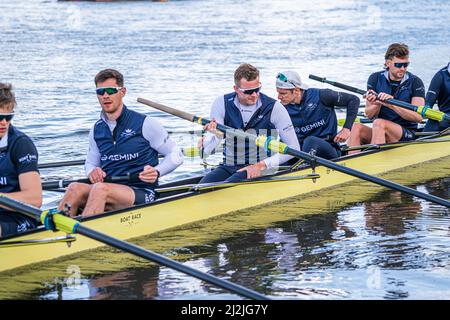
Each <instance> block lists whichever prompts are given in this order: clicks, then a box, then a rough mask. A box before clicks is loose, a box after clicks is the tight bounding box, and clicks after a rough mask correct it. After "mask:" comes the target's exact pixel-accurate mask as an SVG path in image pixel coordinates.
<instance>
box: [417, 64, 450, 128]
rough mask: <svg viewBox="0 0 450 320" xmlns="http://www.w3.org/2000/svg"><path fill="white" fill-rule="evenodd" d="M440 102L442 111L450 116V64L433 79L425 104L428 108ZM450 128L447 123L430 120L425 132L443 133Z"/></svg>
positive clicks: (439, 105) (449, 124)
mask: <svg viewBox="0 0 450 320" xmlns="http://www.w3.org/2000/svg"><path fill="white" fill-rule="evenodd" d="M436 100H437V102H438V108H439V110H440V111H442V112H445V113H447V114H450V62H449V63H448V65H447V66H446V67H444V68H442V69H441V70H439V71H438V72H437V73H436V74H435V75H434V77H433V79H431V83H430V87H429V88H428V92H427V96H426V98H425V102H426V105H427V106H431V107H432V106H433V105H434V104H435V102H436ZM448 127H450V123H448V122H447V121H441V122H438V121H436V120H431V119H428V121H427V124H426V125H425V128H424V129H423V131H424V132H433V131H442V130H444V129H447V128H448Z"/></svg>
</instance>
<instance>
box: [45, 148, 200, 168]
mask: <svg viewBox="0 0 450 320" xmlns="http://www.w3.org/2000/svg"><path fill="white" fill-rule="evenodd" d="M181 151H182V152H183V154H184V155H185V156H186V157H191V158H193V157H197V156H199V155H200V151H199V149H198V147H195V146H192V147H185V148H181ZM85 161H86V160H84V159H78V160H69V161H58V162H50V163H41V164H39V166H38V168H39V169H48V168H58V167H70V166H82V165H84V163H85Z"/></svg>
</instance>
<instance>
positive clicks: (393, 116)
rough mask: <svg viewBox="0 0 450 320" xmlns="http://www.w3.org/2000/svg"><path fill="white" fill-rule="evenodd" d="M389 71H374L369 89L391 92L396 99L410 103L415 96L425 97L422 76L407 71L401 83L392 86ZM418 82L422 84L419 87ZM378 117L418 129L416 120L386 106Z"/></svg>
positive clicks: (378, 91)
mask: <svg viewBox="0 0 450 320" xmlns="http://www.w3.org/2000/svg"><path fill="white" fill-rule="evenodd" d="M387 72H388V71H386V70H384V71H380V72H375V73H373V74H372V75H371V76H370V77H369V81H368V83H367V89H368V90H369V89H372V90H374V91H375V92H377V93H380V92H384V93H387V94H390V95H392V96H393V97H394V99H397V100H400V101H405V102H408V103H411V99H412V98H413V97H425V94H424V91H425V89H424V87H423V83H422V80H420V78H418V77H417V76H415V75H414V74H412V73H410V72H406V73H405V76H404V78H403V80H402V81H401V82H400V84H399V85H398V86H392V85H391V84H390V82H389V80H388V79H387V78H386V75H387ZM372 79H374V80H375V81H373V82H371V80H372ZM417 83H420V84H422V85H421V86H419V87H417ZM419 91H420V92H419ZM378 118H380V119H385V120H390V121H392V122H395V123H397V124H399V125H401V126H402V127H404V128H407V129H410V130H417V123H416V122H412V121H408V120H405V119H403V118H402V117H400V115H399V114H398V113H396V112H395V111H393V110H392V109H389V108H388V107H385V106H382V107H381V109H380V113H379V114H378Z"/></svg>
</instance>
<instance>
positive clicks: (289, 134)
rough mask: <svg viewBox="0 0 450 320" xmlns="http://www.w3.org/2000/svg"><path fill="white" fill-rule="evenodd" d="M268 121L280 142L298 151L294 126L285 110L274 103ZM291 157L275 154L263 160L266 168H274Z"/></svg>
mask: <svg viewBox="0 0 450 320" xmlns="http://www.w3.org/2000/svg"><path fill="white" fill-rule="evenodd" d="M270 121H271V122H272V123H273V124H274V125H275V128H276V129H277V130H278V133H279V135H280V140H281V141H282V142H284V143H285V144H287V145H288V146H289V147H290V148H292V149H295V150H300V144H299V142H298V139H297V135H296V134H295V129H294V126H293V125H292V120H291V117H290V116H289V113H288V112H287V110H286V108H285V107H284V106H283V105H282V104H281V103H280V102H279V101H277V102H275V105H274V106H273V110H272V115H271V117H270ZM292 158H293V156H289V155H285V154H279V153H276V154H274V155H273V156H271V157H269V158H266V159H264V160H263V161H264V162H265V163H266V166H267V168H269V169H270V168H276V167H278V166H279V165H281V164H283V163H285V162H286V161H289V160H291V159H292Z"/></svg>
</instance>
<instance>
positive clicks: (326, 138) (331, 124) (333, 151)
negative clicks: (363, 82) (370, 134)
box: [276, 71, 360, 164]
mask: <svg viewBox="0 0 450 320" xmlns="http://www.w3.org/2000/svg"><path fill="white" fill-rule="evenodd" d="M276 89H277V92H278V99H279V100H280V102H281V104H283V105H284V106H285V108H286V109H287V111H288V112H289V115H290V117H291V120H292V123H293V124H294V128H295V133H296V134H297V138H298V141H299V143H300V147H301V149H302V151H304V152H308V153H313V154H315V155H316V156H318V157H321V158H325V159H333V158H337V157H339V156H340V155H341V149H340V146H339V143H343V142H345V141H346V140H347V139H348V137H349V136H350V129H351V128H352V125H353V122H354V121H355V118H356V116H357V114H358V108H359V103H360V100H359V98H358V97H357V96H355V95H353V94H349V93H344V92H337V91H333V90H330V89H316V88H309V87H308V85H306V84H305V83H303V82H302V81H301V79H300V76H299V74H298V73H297V72H295V71H285V72H281V73H279V74H278V75H277V80H276ZM335 106H341V107H346V108H347V112H346V119H345V123H344V126H343V128H342V129H341V130H340V131H339V132H338V121H337V116H336V112H335V110H334V107H335ZM295 160H296V159H293V160H291V163H289V164H292V162H293V161H295Z"/></svg>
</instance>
